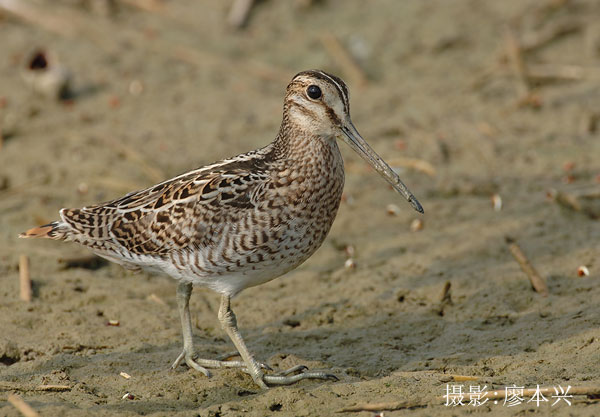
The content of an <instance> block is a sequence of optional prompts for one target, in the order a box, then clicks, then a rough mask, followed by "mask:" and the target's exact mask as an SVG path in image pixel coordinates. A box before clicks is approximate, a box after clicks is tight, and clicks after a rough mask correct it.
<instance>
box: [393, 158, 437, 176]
mask: <svg viewBox="0 0 600 417" xmlns="http://www.w3.org/2000/svg"><path fill="white" fill-rule="evenodd" d="M388 163H389V164H390V165H391V166H393V167H403V168H410V169H414V170H415V171H418V172H422V173H423V174H426V175H429V176H430V177H435V176H436V174H437V170H436V169H435V167H434V166H433V165H432V164H431V163H430V162H427V161H425V160H424V159H417V158H401V157H399V158H391V159H390V160H388Z"/></svg>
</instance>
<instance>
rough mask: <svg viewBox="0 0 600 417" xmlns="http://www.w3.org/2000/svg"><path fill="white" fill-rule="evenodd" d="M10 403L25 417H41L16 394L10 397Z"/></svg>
mask: <svg viewBox="0 0 600 417" xmlns="http://www.w3.org/2000/svg"><path fill="white" fill-rule="evenodd" d="M7 399H8V402H9V403H11V404H12V405H13V407H15V408H16V409H17V410H19V412H20V413H21V414H23V415H24V416H25V417H40V415H39V414H38V413H37V411H35V410H34V409H33V408H31V406H30V405H29V404H27V403H26V402H25V401H24V400H23V399H22V398H21V397H20V396H18V395H16V394H9V395H8V398H7Z"/></svg>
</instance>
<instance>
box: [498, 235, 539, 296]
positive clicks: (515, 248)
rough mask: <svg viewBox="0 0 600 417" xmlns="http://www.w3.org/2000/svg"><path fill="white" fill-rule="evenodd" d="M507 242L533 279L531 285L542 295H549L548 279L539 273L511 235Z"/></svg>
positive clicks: (524, 269)
mask: <svg viewBox="0 0 600 417" xmlns="http://www.w3.org/2000/svg"><path fill="white" fill-rule="evenodd" d="M505 240H506V243H507V244H508V250H509V251H510V253H511V254H512V256H513V257H514V258H515V260H516V261H517V263H518V264H519V266H520V267H521V269H522V270H523V272H525V274H527V277H528V278H529V281H531V285H532V287H533V289H534V290H535V291H536V292H538V293H539V294H540V295H541V296H542V297H547V296H548V286H547V285H546V280H545V279H544V278H542V277H541V276H540V274H538V272H537V271H536V270H535V268H534V267H533V266H532V265H531V262H529V259H527V257H526V256H525V254H524V253H523V251H522V250H521V248H520V247H519V245H517V243H516V242H515V240H514V239H512V238H511V237H508V236H507V237H506V238H505Z"/></svg>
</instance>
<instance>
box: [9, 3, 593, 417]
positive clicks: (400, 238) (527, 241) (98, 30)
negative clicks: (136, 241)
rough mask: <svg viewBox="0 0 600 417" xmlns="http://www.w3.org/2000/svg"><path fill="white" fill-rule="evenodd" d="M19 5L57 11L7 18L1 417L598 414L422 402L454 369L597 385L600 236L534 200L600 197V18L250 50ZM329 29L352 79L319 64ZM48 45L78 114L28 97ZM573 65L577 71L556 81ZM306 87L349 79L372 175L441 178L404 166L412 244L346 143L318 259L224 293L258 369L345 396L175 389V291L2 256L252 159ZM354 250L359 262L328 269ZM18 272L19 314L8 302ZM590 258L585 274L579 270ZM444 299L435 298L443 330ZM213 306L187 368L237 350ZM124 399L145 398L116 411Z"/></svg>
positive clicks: (172, 9)
mask: <svg viewBox="0 0 600 417" xmlns="http://www.w3.org/2000/svg"><path fill="white" fill-rule="evenodd" d="M139 3H145V4H153V3H152V2H144V1H141V2H139ZM27 4H33V5H35V6H36V7H38V8H41V10H45V11H47V12H48V13H47V14H42V15H41V16H42V19H41V21H39V22H37V23H33V22H24V21H23V20H22V19H19V18H16V17H14V16H10V15H9V14H7V13H1V14H0V39H1V41H0V53H1V59H0V74H1V75H0V107H1V108H0V116H1V117H0V123H1V124H2V126H1V128H2V134H3V145H2V148H1V150H0V184H1V185H0V187H1V188H2V189H1V190H0V280H1V281H0V282H1V286H0V415H2V416H17V415H19V413H18V412H17V411H16V409H15V408H13V407H12V405H10V404H9V403H8V402H7V401H6V400H7V397H8V395H9V394H18V395H20V396H21V397H22V398H23V399H25V401H27V402H28V403H29V404H30V405H31V406H32V407H33V408H34V409H36V410H37V411H38V412H39V413H40V414H41V415H43V416H59V415H60V416H89V415H94V416H135V415H155V416H163V415H173V416H197V415H200V416H238V415H251V416H263V415H273V416H308V415H311V416H316V415H319V416H325V415H334V414H335V411H337V410H339V409H341V408H344V407H349V406H352V405H355V404H357V403H365V402H371V403H373V402H377V403H379V402H393V401H403V400H406V401H409V402H414V403H415V404H422V405H423V407H414V408H411V409H404V410H399V411H386V412H385V416H409V415H410V416H417V415H436V416H451V415H452V416H455V415H467V414H486V415H498V416H509V415H550V414H552V415H577V416H593V415H600V406H599V404H598V400H594V399H591V398H586V397H581V396H580V397H576V398H574V399H573V404H572V405H571V406H568V405H567V404H566V403H564V402H561V403H560V404H557V405H556V406H554V407H551V405H549V404H548V403H543V404H541V405H540V406H539V407H536V406H535V404H533V403H528V404H526V403H523V404H520V405H518V406H515V407H512V408H507V407H506V406H503V405H502V402H499V403H498V404H493V403H492V402H491V401H490V402H488V403H487V404H485V405H483V406H481V407H477V408H475V407H472V406H471V407H468V406H463V407H454V408H452V407H446V406H444V405H439V404H438V405H435V404H432V403H431V401H433V400H434V399H435V398H436V397H439V396H441V395H443V394H444V392H445V388H446V384H448V383H451V384H452V383H454V382H452V380H451V376H450V375H453V374H459V375H469V376H477V377H479V379H478V380H477V381H466V382H457V383H456V384H462V385H463V386H464V390H467V391H468V389H469V386H470V385H481V386H484V385H485V386H487V389H488V390H492V388H494V389H497V388H502V387H504V386H506V385H513V384H516V385H518V386H525V387H528V388H531V387H533V388H535V386H536V384H539V385H541V386H557V385H562V386H564V387H566V386H567V385H571V386H578V387H586V386H598V385H599V384H600V363H599V358H600V340H599V338H600V304H599V300H600V281H599V275H598V271H599V270H600V262H599V260H598V255H599V250H600V240H599V238H600V229H599V223H598V221H597V220H593V219H591V218H590V217H589V216H587V215H586V214H584V213H581V212H576V211H573V210H569V209H566V208H563V207H561V206H560V205H559V204H556V203H555V202H552V201H549V200H548V197H547V192H548V190H549V189H556V190H561V191H563V192H569V193H574V194H576V193H579V192H581V191H582V190H589V189H592V190H594V189H595V190H597V189H598V187H599V184H598V182H599V175H600V162H599V159H600V158H599V157H600V138H599V136H598V128H600V126H598V123H599V122H600V120H599V116H600V76H599V75H600V72H599V71H600V69H599V68H600V67H599V66H598V65H599V63H600V23H599V22H600V19H599V17H600V6H599V4H598V2H597V1H592V0H589V1H588V0H572V1H568V0H565V1H561V0H543V1H541V0H539V1H533V0H531V1H523V0H506V1H478V0H432V1H395V0H387V1H358V0H348V1H342V0H337V1H335V0H326V1H322V2H317V4H316V5H313V6H310V7H303V6H302V5H301V4H302V2H300V1H298V2H293V1H264V2H260V3H259V4H258V5H257V6H256V7H255V8H254V9H253V10H252V13H251V15H250V19H249V22H248V25H247V27H246V28H245V29H244V30H241V31H235V30H232V29H231V28H230V27H228V25H227V24H226V20H227V13H228V10H229V7H230V2H229V1H226V2H216V1H215V2H195V1H191V0H187V1H177V2H175V1H165V2H164V4H165V7H164V8H163V9H162V10H158V11H156V12H152V11H144V10H140V9H139V8H137V7H132V6H128V5H125V4H124V3H122V2H120V1H117V2H116V5H117V6H119V7H118V13H117V14H116V15H112V14H110V13H109V14H108V15H107V14H106V13H105V12H103V11H102V7H97V6H94V4H97V3H95V2H92V1H89V2H84V1H76V0H69V1H67V0H63V1H58V2H51V1H49V0H48V1H41V0H40V1H35V2H33V1H29V2H27ZM56 19H58V24H56V21H57V20H56ZM46 26H50V27H46ZM509 28H510V29H509ZM507 31H509V32H510V33H513V35H514V37H515V38H516V39H517V42H518V43H520V44H521V46H522V48H521V49H522V58H523V61H524V63H525V65H526V69H527V71H530V75H531V78H530V81H531V82H532V83H531V85H530V87H529V88H530V89H529V90H527V89H526V87H524V85H523V83H522V81H519V77H518V76H517V75H516V74H517V72H515V69H514V66H513V65H511V64H510V60H507V59H506V54H505V51H506V50H507V45H508V43H509V42H508V41H507V35H506V33H507ZM61 32H63V33H61ZM548 34H549V35H550V36H549V39H547V40H548V41H547V42H544V36H545V35H548ZM331 35H334V36H336V37H337V39H339V41H340V43H341V45H343V47H344V48H345V50H346V51H349V52H350V53H351V54H352V55H353V56H354V59H355V60H356V62H357V63H358V65H359V67H360V68H362V69H363V71H364V72H365V74H366V75H367V77H368V83H367V84H366V85H362V86H361V85H360V80H359V77H357V76H356V75H355V74H354V73H353V71H352V70H351V68H349V67H348V66H346V65H344V64H343V62H341V61H340V58H339V57H336V56H335V54H334V53H332V51H331V50H330V49H328V48H327V47H326V45H328V44H329V43H328V41H327V40H328V39H330V38H328V36H331ZM529 45H534V46H535V48H532V49H527V47H528V46H529ZM40 47H41V48H45V49H46V50H47V51H49V52H50V53H53V54H55V55H56V56H57V57H58V59H60V62H61V63H62V64H63V65H64V66H65V67H67V68H69V70H70V71H71V72H72V73H73V89H74V93H75V97H74V98H73V99H72V100H70V101H67V102H63V103H60V102H57V101H56V100H51V99H47V98H42V97H40V96H39V95H37V94H35V93H33V92H32V91H31V88H30V86H28V85H26V84H25V83H24V82H23V80H22V78H21V70H22V69H23V68H24V65H25V61H26V59H27V56H28V54H30V53H31V52H32V51H33V50H34V49H35V48H40ZM517 49H519V48H517ZM567 65H571V66H576V69H575V71H580V72H579V73H577V72H576V73H574V74H568V73H564V71H565V66H567ZM309 68H322V69H325V70H329V71H331V72H334V73H336V74H339V75H340V76H342V77H343V78H345V79H346V81H347V82H348V84H349V87H350V90H351V102H352V104H351V106H352V114H353V120H354V122H355V124H356V126H357V127H358V129H359V131H361V133H362V134H363V136H364V137H365V138H366V139H367V141H369V142H370V143H371V144H372V146H373V147H374V148H375V149H376V150H377V151H378V152H379V153H380V154H381V155H382V156H383V157H384V158H385V159H386V160H388V161H391V162H393V163H394V161H396V162H395V164H396V166H399V167H400V168H402V165H404V164H402V163H401V162H402V158H418V159H422V160H424V161H426V162H428V163H429V164H431V166H432V167H433V168H434V169H435V175H428V174H426V173H424V172H422V170H419V169H413V168H410V167H409V168H407V167H403V168H402V171H401V176H402V177H403V179H404V180H405V182H406V183H407V184H408V185H409V187H410V188H411V189H412V191H413V192H414V193H415V194H416V195H417V197H418V198H419V199H420V201H421V202H422V203H423V206H424V207H425V210H426V214H425V216H423V217H420V218H422V219H423V221H424V226H425V227H424V228H423V229H422V230H420V231H417V232H413V231H411V229H410V224H411V222H412V221H413V220H414V219H416V218H419V216H418V215H417V213H416V212H414V211H412V210H411V209H410V207H409V206H408V205H407V204H406V203H405V202H404V201H403V200H402V199H401V197H399V196H398V195H397V194H395V193H393V192H392V191H391V190H390V188H389V187H388V186H387V184H386V183H385V182H384V181H383V180H382V179H381V178H379V177H378V176H377V175H376V174H375V173H374V172H373V171H372V170H370V169H369V168H368V167H367V166H366V165H365V164H364V162H363V161H362V160H361V159H360V158H358V157H357V156H356V155H355V154H354V153H353V152H352V151H351V150H350V149H348V148H347V147H346V146H342V152H343V154H344V157H345V161H346V171H347V179H346V200H345V202H344V203H343V204H342V206H341V208H340V211H339V214H338V218H337V220H336V222H335V224H334V226H333V229H332V231H331V233H330V235H329V237H328V239H327V240H326V241H325V243H324V244H323V247H322V248H321V249H320V250H319V251H318V252H317V253H316V254H315V255H314V256H313V257H312V258H311V259H310V260H309V261H307V262H306V263H305V264H304V265H302V266H301V267H300V268H298V269H297V270H296V271H294V272H292V273H290V274H288V275H287V276H285V277H282V278H280V279H277V280H275V281H272V282H270V283H268V284H266V285H263V286H260V287H256V288H251V289H248V290H246V291H245V292H243V293H242V294H241V295H240V296H238V297H237V298H236V299H235V300H234V303H233V308H234V310H235V311H236V313H237V315H238V320H239V324H240V328H241V330H242V334H243V335H244V337H245V338H246V340H247V342H248V344H249V347H250V349H251V350H252V351H253V352H254V353H255V354H256V356H257V358H259V359H261V360H265V361H267V362H268V363H269V364H270V365H271V366H272V367H273V368H276V369H282V368H286V367H289V366H292V365H295V364H299V363H304V364H306V365H309V366H310V367H311V368H313V369H326V370H329V371H331V372H333V373H335V374H336V375H338V376H339V378H340V381H339V382H335V383H333V382H320V381H304V382H302V383H299V384H297V385H294V386H290V387H281V388H273V389H270V390H268V391H260V390H259V389H258V388H257V387H256V386H255V385H254V384H253V383H252V380H251V379H250V377H249V376H247V375H245V374H243V373H241V372H240V371H237V370H216V371H215V372H214V377H213V378H211V379H207V378H205V377H204V376H202V375H200V374H198V373H197V372H193V371H190V370H188V369H187V368H185V367H180V368H179V369H177V370H176V371H172V370H170V369H169V365H170V363H171V362H172V361H173V360H174V359H175V357H176V356H177V355H178V354H179V352H180V348H181V335H180V332H181V328H180V323H179V318H178V315H177V309H176V304H175V297H174V295H175V283H174V282H173V281H172V280H171V279H169V278H165V277H162V276H154V275H150V274H146V273H142V274H137V275H135V274H131V273H129V272H126V271H125V270H123V269H121V268H120V267H118V266H115V265H103V266H102V267H100V268H98V269H95V270H90V269H86V268H67V269H65V268H64V264H61V263H59V260H60V259H65V258H73V257H79V256H85V255H86V251H85V250H83V249H81V248H79V247H77V246H75V245H73V244H63V243H58V242H51V241H45V240H44V241H41V240H40V241H31V240H29V241H24V240H19V239H17V238H16V236H17V235H18V233H19V232H21V231H23V230H25V229H27V228H28V227H31V226H34V225H36V224H42V223H43V222H47V221H52V220H54V219H56V218H57V213H58V210H59V209H60V208H62V207H78V206H82V205H86V204H91V203H95V202H98V201H103V200H108V199H111V198H115V197H118V196H120V195H122V194H124V193H125V192H128V191H132V190H135V189H138V188H142V187H145V186H149V185H152V184H153V183H156V182H158V181H160V180H162V179H165V178H168V177H171V176H174V175H177V174H179V173H181V172H184V171H186V170H189V169H193V168H195V167H198V166H201V165H204V164H207V163H210V162H212V161H214V160H217V159H221V158H223V157H227V156H231V155H235V154H237V153H241V152H245V151H247V150H250V149H254V148H257V147H260V146H263V145H265V144H267V143H268V142H269V141H271V140H272V139H273V138H274V136H275V134H276V132H277V129H278V125H279V123H280V117H281V104H282V97H283V92H284V88H285V86H286V83H287V82H288V81H289V79H291V77H292V76H293V75H294V74H295V73H296V72H298V71H301V70H304V69H309ZM544 70H545V71H546V72H551V73H552V72H553V73H554V75H558V77H550V78H548V77H546V78H543V77H541V75H544V74H542V71H544ZM561 71H562V72H561ZM546 75H548V74H546ZM549 75H552V74H549ZM566 76H570V78H574V79H568V78H569V77H566ZM565 77H566V78H565ZM132 83H133V84H134V86H133V87H132ZM140 86H141V87H142V88H141V90H142V91H140V88H139V87H140ZM131 91H133V92H134V93H135V94H132V93H131ZM493 194H498V195H499V196H500V197H501V199H502V203H503V204H502V209H501V210H500V211H495V210H494V209H493V208H492V203H491V196H492V195H493ZM590 202H593V201H592V200H590ZM389 204H395V205H397V207H398V208H399V211H398V213H397V215H390V214H388V213H387V206H388V205H389ZM586 204H587V203H586ZM506 235H510V236H512V237H514V238H516V239H517V240H518V242H519V244H520V245H521V247H522V248H523V250H524V252H525V253H526V254H527V255H528V256H529V258H530V260H531V261H532V263H533V264H534V265H535V267H536V268H537V269H538V271H539V272H540V274H541V275H543V276H544V277H546V278H547V281H548V287H549V290H550V296H549V297H547V298H544V297H541V296H540V295H539V294H537V293H535V292H534V291H533V290H532V289H531V285H530V283H529V281H528V279H527V277H526V275H525V274H524V273H523V272H522V271H521V270H520V268H519V265H518V264H517V263H516V262H515V260H514V259H513V258H512V257H511V255H510V253H509V252H508V250H507V246H506V244H505V242H504V238H505V236H506ZM347 245H351V246H353V248H354V249H355V254H354V256H353V260H354V262H355V264H356V268H355V269H346V268H345V267H344V264H345V262H346V254H345V252H344V248H345V247H346V246H347ZM21 254H26V255H28V256H29V258H30V262H31V277H32V280H33V283H34V298H33V301H32V302H31V303H25V302H22V301H20V300H19V280H18V275H19V274H18V259H19V255H21ZM580 265H587V267H588V268H589V271H590V276H588V277H578V276H577V268H578V266H580ZM446 282H450V283H451V290H450V295H451V303H449V304H446V305H445V306H444V308H443V314H440V313H439V312H440V299H441V293H442V291H443V288H444V285H445V284H446ZM157 299H159V300H162V302H163V303H161V302H159V301H157ZM217 307H218V296H217V295H216V294H214V293H211V292H210V291H208V290H204V289H196V290H195V291H194V294H193V296H192V301H191V311H192V315H193V323H194V325H195V328H194V332H195V344H196V348H197V350H198V353H199V354H200V355H201V356H202V357H214V356H216V355H219V354H222V353H225V352H228V351H230V350H232V348H233V346H232V344H231V343H230V342H229V340H227V339H226V336H225V334H224V333H223V332H222V331H221V329H220V327H219V325H218V321H217V318H216V310H217ZM108 320H118V321H119V323H120V325H119V326H118V327H115V326H107V325H106V323H107V321H108ZM121 371H124V372H127V373H129V374H130V375H131V376H132V378H131V379H129V380H126V379H124V378H122V377H121V376H119V372H121ZM41 384H60V385H67V386H68V387H69V390H67V391H63V392H46V391H40V390H38V389H36V387H38V386H39V385H41ZM126 392H130V393H131V394H133V395H134V397H135V398H134V399H133V400H122V399H121V397H122V396H123V395H124V394H125V393H126ZM528 399H529V398H525V401H527V400H528ZM467 402H468V401H467ZM427 404H429V405H427ZM348 415H361V416H370V415H373V413H371V412H362V413H349V414H348Z"/></svg>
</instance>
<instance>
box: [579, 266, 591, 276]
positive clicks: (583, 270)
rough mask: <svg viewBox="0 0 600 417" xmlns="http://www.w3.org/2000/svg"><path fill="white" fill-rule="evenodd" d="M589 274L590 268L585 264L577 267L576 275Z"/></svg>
mask: <svg viewBox="0 0 600 417" xmlns="http://www.w3.org/2000/svg"><path fill="white" fill-rule="evenodd" d="M589 275H590V270H589V269H588V267H587V266H585V265H581V266H580V267H579V268H577V276H579V277H588V276H589Z"/></svg>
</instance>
